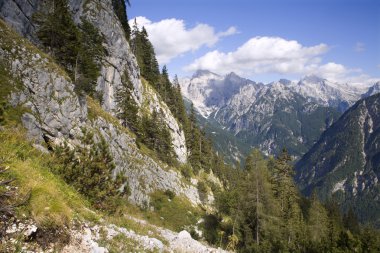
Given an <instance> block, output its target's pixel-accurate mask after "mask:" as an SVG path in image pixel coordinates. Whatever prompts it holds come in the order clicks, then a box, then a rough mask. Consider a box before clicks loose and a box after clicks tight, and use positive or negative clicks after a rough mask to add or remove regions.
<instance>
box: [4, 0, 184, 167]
mask: <svg viewBox="0 0 380 253" xmlns="http://www.w3.org/2000/svg"><path fill="white" fill-rule="evenodd" d="M41 8H43V6H42V4H41V1H37V0H30V1H22V0H11V1H2V2H1V3H0V17H1V18H3V19H4V20H5V21H6V22H7V23H8V24H9V25H10V26H11V27H12V28H13V29H15V30H16V31H17V32H18V33H19V34H21V35H22V36H23V37H26V38H28V39H29V40H30V41H32V42H33V43H34V44H35V45H37V46H38V45H39V42H38V38H37V36H36V29H37V28H36V24H35V23H34V22H33V18H32V17H33V14H34V13H36V12H37V11H39V10H41ZM69 8H70V10H71V12H72V13H73V19H74V21H75V22H76V23H80V22H81V18H85V19H87V20H89V21H90V22H91V23H92V24H93V25H94V26H95V27H97V28H98V29H99V31H100V33H101V34H102V35H103V36H104V38H105V43H104V47H105V49H106V50H107V56H106V58H105V59H104V61H103V62H102V66H101V74H100V76H99V78H98V82H97V88H96V89H97V91H98V92H99V93H101V94H102V107H103V108H104V109H105V110H106V111H107V112H110V113H111V114H115V112H116V111H118V105H117V103H116V101H115V97H116V93H117V92H118V91H119V89H120V88H121V87H122V81H121V80H122V78H121V77H122V76H123V75H127V76H128V77H129V79H130V81H131V82H132V84H133V87H134V90H133V96H134V98H135V101H136V103H137V104H138V105H139V106H141V105H142V102H143V101H145V102H146V103H148V104H149V108H150V112H153V110H155V111H163V112H164V113H163V114H162V116H163V117H164V122H165V123H166V124H167V127H168V128H169V129H170V133H171V137H172V143H173V147H174V151H175V153H176V155H177V157H178V160H179V161H180V162H182V163H184V162H186V160H187V150H186V140H185V137H184V132H183V131H182V130H181V129H180V126H179V125H178V123H177V121H176V119H175V118H174V117H173V115H172V113H171V112H170V110H169V109H168V107H167V106H166V105H165V104H164V103H163V102H160V100H159V98H158V97H157V94H155V96H154V98H155V100H152V101H151V100H150V98H151V97H149V98H144V95H143V94H144V86H143V85H142V83H141V79H140V69H139V66H138V64H137V61H136V57H135V56H134V54H133V52H132V50H131V48H130V46H129V43H128V41H127V39H126V37H125V34H124V30H123V28H122V26H121V24H120V22H119V19H118V17H117V16H116V15H115V13H114V10H113V6H112V1H111V0H102V1H100V0H94V1H83V0H69ZM41 87H42V86H41ZM153 93H155V92H154V91H153ZM74 104H75V103H74ZM31 119H32V117H31V116H30V115H29V116H25V120H24V122H25V123H26V124H28V126H29V127H30V128H31V129H30V131H33V132H36V131H37V130H36V129H33V130H32V128H33V123H32V121H31ZM48 120H51V121H52V124H56V125H59V122H58V123H57V122H55V121H54V120H52V119H48ZM69 120H70V118H68V121H69ZM66 123H67V122H66ZM66 125H67V124H66Z"/></svg>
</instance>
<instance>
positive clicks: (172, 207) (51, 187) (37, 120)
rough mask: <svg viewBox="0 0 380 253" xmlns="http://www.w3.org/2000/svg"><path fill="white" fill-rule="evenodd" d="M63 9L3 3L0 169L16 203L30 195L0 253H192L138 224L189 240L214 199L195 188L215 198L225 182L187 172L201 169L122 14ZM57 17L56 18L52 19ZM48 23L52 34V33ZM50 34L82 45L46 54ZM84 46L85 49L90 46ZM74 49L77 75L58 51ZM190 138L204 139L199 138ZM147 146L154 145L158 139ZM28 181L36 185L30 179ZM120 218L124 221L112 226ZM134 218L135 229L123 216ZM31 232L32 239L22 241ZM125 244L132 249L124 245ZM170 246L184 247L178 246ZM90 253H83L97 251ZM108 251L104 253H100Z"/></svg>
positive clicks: (88, 7)
mask: <svg viewBox="0 0 380 253" xmlns="http://www.w3.org/2000/svg"><path fill="white" fill-rule="evenodd" d="M65 3H66V1H64V0H62V1H55V2H54V3H51V4H53V5H54V8H53V9H49V8H50V7H49V5H48V3H43V2H40V1H33V2H27V3H26V2H25V3H19V4H18V3H16V2H13V1H11V2H2V3H1V6H0V7H1V8H0V14H1V15H0V16H1V17H2V18H4V20H5V21H6V22H4V21H3V20H0V29H1V35H0V59H1V62H0V67H1V69H0V71H1V85H0V86H1V110H0V113H1V115H0V116H1V117H0V121H1V125H2V126H1V134H2V144H3V145H2V153H3V155H2V159H3V160H2V161H1V163H2V164H1V168H2V169H3V168H7V171H9V175H8V174H5V175H4V177H5V178H7V177H9V176H10V177H12V176H13V177H14V178H15V179H16V180H15V181H14V183H12V189H13V187H14V189H16V191H15V193H14V194H20V196H21V195H27V192H30V199H28V201H27V202H26V204H25V214H26V216H25V214H22V213H21V214H19V213H18V211H17V212H16V213H15V212H13V211H12V215H11V217H14V218H13V219H12V222H14V224H19V225H13V223H10V224H8V223H4V224H3V223H2V229H5V232H6V236H7V237H3V234H2V239H5V241H6V242H7V243H6V244H5V246H4V247H10V248H6V249H5V251H7V250H9V251H13V250H16V248H14V247H18V246H17V245H21V246H22V247H26V248H25V249H27V248H30V249H34V250H37V249H39V247H42V248H43V249H44V250H47V249H49V248H50V247H54V248H55V247H58V248H60V249H61V250H62V248H63V251H64V252H65V249H64V248H65V247H74V248H75V246H73V245H66V246H65V244H67V243H68V242H69V241H68V239H69V238H70V237H69V236H68V235H70V234H71V233H72V234H73V235H74V236H77V239H78V242H79V243H80V244H81V243H82V244H86V245H87V246H88V245H89V246H88V247H90V246H91V245H92V244H94V243H95V245H98V244H97V243H96V242H98V243H99V244H103V245H108V246H107V247H110V248H109V249H111V248H112V247H115V246H112V245H113V244H116V245H119V246H120V245H121V246H122V247H126V248H125V249H135V247H138V248H141V249H145V250H151V251H154V250H160V251H163V250H173V249H174V248H176V247H178V248H179V249H181V248H182V247H187V246H185V245H186V241H187V243H188V244H189V243H190V244H192V245H193V244H194V243H195V244H194V245H198V244H197V242H195V241H193V240H192V239H191V237H190V236H187V235H186V234H185V236H184V238H181V237H179V239H178V236H177V234H176V232H172V231H169V230H165V229H163V228H158V229H159V230H160V231H162V233H165V236H166V239H165V238H164V239H161V238H162V237H161V235H158V234H157V236H158V237H157V236H156V234H152V232H151V230H150V229H149V227H150V225H149V224H148V223H147V221H141V220H137V224H138V223H139V222H144V224H145V223H147V225H146V226H144V227H145V228H143V229H140V228H138V227H139V226H138V225H135V228H134V227H133V226H134V225H133V224H135V223H136V221H134V219H136V217H137V218H140V219H145V220H148V222H151V223H153V224H157V225H159V226H161V227H165V228H169V229H171V230H173V231H177V232H179V231H181V230H182V229H185V228H186V229H188V230H189V231H190V230H191V229H192V227H193V226H196V224H197V221H198V220H199V219H200V218H201V217H202V215H204V214H205V210H210V209H211V208H212V207H211V203H212V202H213V198H214V197H213V194H212V191H211V190H210V188H209V187H208V186H206V187H203V188H202V190H199V189H198V188H199V187H198V185H199V184H204V182H205V181H210V180H211V181H213V182H214V184H215V189H216V188H218V187H220V186H221V183H220V181H219V179H218V178H216V177H215V176H213V174H212V172H211V169H210V168H208V173H206V172H204V171H201V172H197V173H195V172H193V171H192V169H191V167H189V166H190V165H187V164H186V162H187V160H188V159H189V158H191V159H192V161H194V162H198V160H196V159H194V158H192V151H191V148H190V150H188V149H187V147H188V143H187V142H186V138H185V133H184V130H183V129H184V126H183V125H182V123H181V122H180V121H179V120H178V119H176V116H174V115H173V112H172V111H171V108H169V106H168V105H167V104H166V103H165V101H163V100H164V98H162V96H161V94H160V93H159V92H158V91H156V87H154V85H152V84H151V83H150V82H149V81H146V80H145V79H144V78H143V76H142V75H141V74H140V69H139V65H138V62H137V61H136V57H135V55H134V54H132V52H131V49H130V46H129V42H128V40H127V37H126V36H125V30H124V28H123V26H122V25H121V23H120V20H119V18H120V17H118V16H117V15H116V14H114V13H115V10H114V9H115V8H116V7H115V5H114V4H115V3H113V2H112V1H71V2H69V5H66V4H65ZM51 10H54V11H56V12H57V13H52V14H54V15H52V14H50V11H51ZM51 15H52V16H51ZM52 17H54V18H55V21H54V22H55V23H54V24H55V25H56V27H54V26H50V23H49V22H50V21H46V20H49V18H52ZM99 17H101V18H99ZM37 21H38V22H37ZM46 22H48V23H46ZM65 22H66V23H65ZM46 24H48V25H46ZM8 25H9V26H8ZM62 25H65V26H66V27H63V26H62ZM32 28H33V29H32ZM43 29H51V30H50V32H49V33H48V35H49V36H52V32H59V31H58V30H56V29H70V30H71V32H74V33H73V34H77V36H78V37H76V38H73V37H70V36H71V35H69V37H65V36H67V35H68V34H70V33H68V34H64V33H61V34H59V33H57V35H56V36H61V41H64V40H72V39H75V40H77V41H78V42H77V43H79V44H73V45H71V44H68V43H64V44H59V43H60V41H57V42H54V43H58V44H51V45H54V46H49V47H46V46H45V44H46V43H53V42H52V41H50V40H46V37H43V36H42V32H43V31H44V30H43ZM75 31H76V32H77V33H75ZM17 33H19V34H21V35H23V36H24V37H26V38H27V39H25V38H22V37H21V36H20V35H19V34H17ZM99 34H100V35H99ZM86 36H87V37H86ZM83 37H86V38H87V39H88V40H87V41H82V38H83ZM28 39H30V41H29V40H28ZM100 42H101V43H100ZM66 47H68V48H69V49H70V50H78V51H77V52H78V55H77V59H76V61H78V60H79V61H81V68H80V69H74V71H73V68H72V66H73V65H72V58H70V57H68V56H69V54H70V52H71V51H60V50H62V49H65V50H67V48H66ZM95 48H96V49H97V50H98V51H95V50H93V49H95ZM86 50H87V51H86ZM62 52H65V53H62ZM91 57H93V58H91ZM74 62H75V58H74ZM94 74H95V75H94ZM160 75H161V74H160ZM120 94H124V95H123V96H122V97H120ZM124 106H128V109H131V108H136V110H137V111H136V112H135V113H136V114H135V115H134V116H133V117H134V118H135V119H136V118H137V119H141V123H140V121H138V122H139V124H142V125H143V126H144V128H142V127H141V128H139V129H141V130H139V131H140V132H136V129H135V128H134V126H135V125H133V122H131V121H130V120H131V115H130V114H128V113H126V114H124V113H123V112H124V110H125V107H124ZM129 112H130V111H129ZM157 115H159V118H158V116H157ZM178 115H179V114H178V113H177V116H178ZM154 117H156V118H154ZM151 118H153V119H154V120H151ZM152 124H153V125H152ZM152 127H153V128H155V131H154V132H153V130H152ZM11 129H18V130H17V131H19V132H20V135H19V136H14V138H16V139H13V138H12V137H11V134H10V132H11V131H12V130H11ZM157 130H158V131H157ZM191 131H197V130H196V128H195V126H194V128H193V129H192V130H191ZM190 133H192V132H190ZM142 134H144V136H146V135H148V134H150V139H147V138H145V137H144V138H143V137H142ZM152 143H153V144H154V145H153V144H152ZM168 143H169V144H168ZM17 146H19V147H20V148H21V149H20V150H18V148H17ZM203 152H204V151H203ZM14 153H18V155H17V156H14V155H13V154H14ZM23 163H25V164H23ZM29 169H31V170H32V172H30V173H29V172H28V170H29ZM184 171H186V173H185V172H184ZM184 173H185V174H184ZM27 174H30V175H33V176H32V177H31V178H28V177H27V176H26V175H27ZM184 175H185V176H184ZM1 176H2V179H3V175H1ZM40 177H42V178H41V179H40ZM5 182H6V181H5ZM119 187H120V188H119ZM17 189H19V190H20V191H21V192H20V193H18V191H17ZM59 189H61V190H59ZM2 190H3V189H2ZM65 196H67V197H65ZM168 196H169V197H168ZM2 200H3V199H2ZM7 201H8V200H7ZM9 201H10V202H12V203H13V201H12V200H9ZM113 202H114V203H113ZM7 203H8V202H7ZM16 205H17V204H16ZM130 205H132V207H133V205H135V206H137V207H133V208H132V207H129V206H130ZM128 208H132V209H128ZM116 209H117V214H114V215H110V216H109V215H108V213H109V212H111V213H115V212H116ZM131 210H132V213H131V215H133V217H132V216H128V217H124V215H121V214H122V213H123V212H127V213H129V212H130V211H131ZM23 215H24V216H23ZM22 217H26V218H22ZM3 218H4V217H3ZM3 218H2V221H3ZM169 218H170V219H169ZM113 220H115V221H113ZM114 222H115V223H114ZM123 223H125V224H127V225H122V224H123ZM112 224H115V225H116V227H112V226H113V225H112ZM130 224H132V225H130ZM3 225H4V226H3ZM118 225H120V226H118ZM97 226H98V228H96V227H97ZM123 226H124V227H127V228H128V229H132V230H125V228H123ZM29 227H30V228H31V229H32V231H31V232H30V233H29V232H25V233H24V228H28V229H29ZM10 228H12V229H10ZM99 229H100V230H102V231H103V230H104V229H106V230H109V231H111V232H109V233H111V235H110V236H106V237H105V238H103V237H104V236H103V235H102V236H99V233H101V231H100V230H99ZM114 230H116V232H112V231H114ZM2 231H3V230H2ZM28 231H29V230H28ZM36 231H37V232H36ZM48 231H51V232H48ZM118 231H119V232H118ZM120 231H121V232H120ZM123 231H124V232H123ZM148 232H149V233H148ZM2 233H3V232H2ZM22 233H24V234H25V236H21V234H22ZM35 233H37V235H36V234H35ZM54 233H62V237H59V236H58V237H57V238H56V239H54V238H53V237H55V236H54ZM94 233H95V234H94ZM86 234H87V237H86ZM20 236H21V237H20ZM28 236H32V237H31V239H30V240H31V243H30V244H28V243H26V245H24V244H23V243H25V242H27V241H28V240H29V239H28ZM36 236H37V239H34V238H35V237H36ZM146 236H150V237H151V239H149V238H148V237H146ZM155 236H156V237H155ZM165 236H164V237H165ZM18 237H20V238H21V239H20V240H19V239H17V238H18ZM114 237H116V238H114ZM107 238H108V239H107ZM121 238H129V239H130V240H129V239H128V240H127V241H126V242H125V243H124V242H120V240H121ZM141 238H142V239H141ZM144 238H145V239H144ZM167 238H171V239H170V240H172V241H173V242H174V241H177V242H176V243H179V244H181V243H185V244H183V245H177V246H175V245H171V244H170V243H168V242H167V241H166V240H168V239H167ZM113 239H115V240H116V241H113ZM181 239H184V241H182V242H180V241H181ZM24 240H25V241H24ZM36 240H37V241H36ZM86 240H87V241H86ZM117 240H119V242H118V241H117ZM144 240H145V242H144ZM152 240H153V241H154V242H153V244H152V242H151V241H152ZM178 240H179V241H178ZM14 242H17V243H18V244H14ZM73 242H74V241H73ZM147 245H148V246H147ZM21 246H20V247H21ZM91 247H92V246H91ZM91 247H90V248H87V249H83V250H84V251H87V250H88V251H91V250H93V249H91ZM146 247H148V248H146ZM197 247H198V250H201V251H203V250H206V249H207V247H206V246H203V245H202V244H199V246H195V247H194V250H195V251H197ZM106 251H107V250H106V249H105V248H103V249H101V251H100V252H106ZM68 252H72V249H71V250H68Z"/></svg>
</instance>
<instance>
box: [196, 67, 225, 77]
mask: <svg viewBox="0 0 380 253" xmlns="http://www.w3.org/2000/svg"><path fill="white" fill-rule="evenodd" d="M207 75H214V76H219V75H218V74H215V73H213V72H211V71H209V70H206V69H198V70H197V71H195V73H194V74H193V76H192V78H197V77H202V76H207Z"/></svg>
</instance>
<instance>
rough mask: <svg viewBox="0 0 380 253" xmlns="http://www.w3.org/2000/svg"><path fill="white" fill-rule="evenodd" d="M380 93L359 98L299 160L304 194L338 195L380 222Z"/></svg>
mask: <svg viewBox="0 0 380 253" xmlns="http://www.w3.org/2000/svg"><path fill="white" fill-rule="evenodd" d="M379 112H380V94H376V95H373V96H371V97H368V98H365V99H362V100H360V101H358V102H357V103H356V104H355V105H354V106H352V107H351V108H350V109H349V110H347V111H346V112H345V113H344V114H343V115H342V116H341V117H340V119H339V120H338V121H337V122H336V123H334V124H333V125H332V126H331V127H330V128H328V129H327V130H326V131H325V132H324V133H323V134H322V136H321V138H320V139H319V141H318V142H317V143H316V144H315V145H314V146H313V147H312V148H311V149H310V151H309V152H308V153H306V154H305V155H304V156H303V157H302V159H301V160H300V161H299V162H298V163H297V164H296V172H297V175H296V180H297V182H298V184H299V186H300V188H301V189H302V191H303V192H304V193H305V194H310V193H311V192H312V191H313V190H315V191H317V193H318V194H319V196H320V197H321V198H323V199H328V198H330V197H332V196H333V197H336V198H337V200H338V201H339V202H340V203H341V205H342V207H343V208H344V209H347V208H349V207H353V208H354V210H355V211H356V213H357V214H358V215H359V218H360V219H361V221H363V222H368V221H372V222H374V223H375V224H376V225H377V226H379V225H380V216H379V212H378V210H379V208H380V199H379V193H380V187H379V184H378V181H379V177H380V149H379V147H380V113H379Z"/></svg>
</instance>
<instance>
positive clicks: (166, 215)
mask: <svg viewBox="0 0 380 253" xmlns="http://www.w3.org/2000/svg"><path fill="white" fill-rule="evenodd" d="M151 205H152V207H153V208H154V211H147V213H146V214H145V216H146V218H147V220H148V221H150V222H152V223H154V224H157V225H160V226H163V227H167V228H169V229H172V230H174V231H178V232H179V231H181V230H183V229H186V228H187V227H190V226H192V225H194V224H196V223H197V221H198V220H199V219H200V218H201V217H202V214H203V212H201V210H199V208H196V207H193V206H192V205H191V203H190V202H189V201H188V200H187V199H185V198H183V197H181V196H174V197H173V196H172V195H171V194H168V192H162V191H156V192H154V193H153V194H151Z"/></svg>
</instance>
